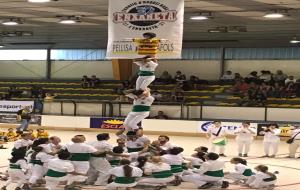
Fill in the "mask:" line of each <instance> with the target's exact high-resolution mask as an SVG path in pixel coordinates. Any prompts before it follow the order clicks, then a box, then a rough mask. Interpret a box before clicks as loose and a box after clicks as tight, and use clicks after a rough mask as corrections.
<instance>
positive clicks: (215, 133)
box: [207, 126, 226, 139]
mask: <svg viewBox="0 0 300 190" xmlns="http://www.w3.org/2000/svg"><path fill="white" fill-rule="evenodd" d="M220 128H221V129H220ZM219 130H220V132H219ZM207 133H208V134H210V138H211V139H215V138H217V137H222V136H224V135H225V134H226V131H225V128H223V127H218V128H217V127H215V126H212V127H210V128H209V129H208V130H207Z"/></svg>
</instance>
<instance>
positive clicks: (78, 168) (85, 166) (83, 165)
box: [67, 161, 90, 185]
mask: <svg viewBox="0 0 300 190" xmlns="http://www.w3.org/2000/svg"><path fill="white" fill-rule="evenodd" d="M72 164H73V165H74V169H75V170H74V171H75V172H76V173H80V174H82V175H70V176H69V178H68V183H67V184H68V185H71V184H72V183H73V182H84V181H85V180H86V179H87V176H85V175H86V174H87V172H88V171H89V168H90V163H89V161H72Z"/></svg>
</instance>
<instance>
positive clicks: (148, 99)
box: [133, 96, 155, 106]
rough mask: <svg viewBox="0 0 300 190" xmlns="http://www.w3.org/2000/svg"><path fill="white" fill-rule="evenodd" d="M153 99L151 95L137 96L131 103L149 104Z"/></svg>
mask: <svg viewBox="0 0 300 190" xmlns="http://www.w3.org/2000/svg"><path fill="white" fill-rule="evenodd" d="M154 100H155V99H154V98H153V97H152V96H148V97H143V98H138V99H134V101H133V105H142V106H151V105H152V103H153V102H154Z"/></svg>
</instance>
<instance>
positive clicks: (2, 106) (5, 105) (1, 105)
mask: <svg viewBox="0 0 300 190" xmlns="http://www.w3.org/2000/svg"><path fill="white" fill-rule="evenodd" d="M33 105H34V102H33V101H0V112H17V111H19V110H20V109H23V108H24V107H25V106H29V107H30V111H32V109H33Z"/></svg>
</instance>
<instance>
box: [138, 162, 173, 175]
mask: <svg viewBox="0 0 300 190" xmlns="http://www.w3.org/2000/svg"><path fill="white" fill-rule="evenodd" d="M170 170H171V166H170V165H169V164H166V163H149V164H145V167H144V172H145V173H147V174H151V173H154V172H161V171H170Z"/></svg>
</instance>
